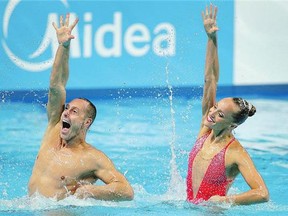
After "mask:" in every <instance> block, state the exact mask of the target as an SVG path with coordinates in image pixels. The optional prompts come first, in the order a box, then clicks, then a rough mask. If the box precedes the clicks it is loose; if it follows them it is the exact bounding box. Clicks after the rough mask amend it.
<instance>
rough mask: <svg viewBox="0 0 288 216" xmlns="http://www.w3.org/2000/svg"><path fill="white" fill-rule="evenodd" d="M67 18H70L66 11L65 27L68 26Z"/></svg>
mask: <svg viewBox="0 0 288 216" xmlns="http://www.w3.org/2000/svg"><path fill="white" fill-rule="evenodd" d="M69 18H70V14H69V13H67V14H66V19H65V26H66V27H68V26H69Z"/></svg>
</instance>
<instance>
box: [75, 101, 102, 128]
mask: <svg viewBox="0 0 288 216" xmlns="http://www.w3.org/2000/svg"><path fill="white" fill-rule="evenodd" d="M76 99H80V100H84V101H86V102H87V103H88V107H87V115H88V117H89V118H91V119H92V122H91V124H90V126H91V125H92V124H93V122H94V120H95V118H96V115H97V109H96V106H95V105H94V104H93V103H92V102H91V101H90V100H89V99H87V98H82V97H79V98H76Z"/></svg>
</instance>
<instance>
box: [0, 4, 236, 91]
mask: <svg viewBox="0 0 288 216" xmlns="http://www.w3.org/2000/svg"><path fill="white" fill-rule="evenodd" d="M214 3H215V4H216V5H217V6H218V7H219V14H218V17H219V19H218V25H219V27H220V31H219V43H218V44H219V56H220V66H221V79H220V84H224V85H231V84H232V71H233V61H232V59H233V16H234V15H233V13H234V11H233V2H232V1H227V2H226V1H219V2H218V1H216V2H214ZM206 5H209V2H204V1H68V0H59V1H56V0H54V1H31V0H30V1H25V0H10V1H0V23H1V27H0V43H1V44H0V74H1V77H0V90H19V89H26V90H27V89H46V88H47V87H48V83H49V75H50V71H51V67H52V64H53V59H54V55H55V52H56V50H57V47H58V43H57V39H56V34H55V30H54V28H53V26H52V22H55V23H57V24H58V22H59V17H60V15H65V14H66V13H68V12H69V13H70V15H71V16H70V23H72V22H73V20H74V19H75V18H76V17H78V18H79V23H78V25H77V26H76V27H75V28H74V30H73V32H72V34H73V35H74V36H75V39H74V40H72V42H71V52H70V78H69V82H68V86H67V87H68V88H71V89H85V88H88V89H91V88H132V87H157V88H158V87H161V86H166V85H167V82H169V84H170V85H172V86H191V85H193V86H195V85H196V86H197V85H202V84H203V70H204V62H205V61H204V60H205V51H206V42H207V37H206V34H205V32H204V29H203V24H202V17H201V11H202V10H203V9H204V8H205V6H206Z"/></svg>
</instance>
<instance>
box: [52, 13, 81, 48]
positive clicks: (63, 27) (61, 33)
mask: <svg viewBox="0 0 288 216" xmlns="http://www.w3.org/2000/svg"><path fill="white" fill-rule="evenodd" d="M69 18H70V14H67V15H66V19H65V20H63V16H60V27H59V28H58V27H57V25H56V24H55V23H54V22H53V23H52V25H53V27H54V28H55V30H56V33H57V39H58V43H59V44H62V45H63V46H64V47H68V46H69V45H70V40H71V39H74V38H75V37H74V36H73V35H71V32H72V30H73V28H74V27H75V26H76V24H77V23H78V21H79V19H78V18H77V19H76V20H75V21H74V22H73V24H72V25H70V26H69Z"/></svg>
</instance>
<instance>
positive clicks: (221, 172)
mask: <svg viewBox="0 0 288 216" xmlns="http://www.w3.org/2000/svg"><path fill="white" fill-rule="evenodd" d="M209 134H210V132H209V133H207V134H205V135H203V136H202V137H200V138H198V139H197V140H196V143H195V146H194V147H193V149H192V150H191V152H190V155H189V163H188V175H187V181H186V182H187V200H188V201H189V202H192V203H194V204H197V203H200V202H202V201H204V200H208V199H209V198H210V197H211V196H214V195H219V196H225V195H226V191H227V189H228V188H227V187H228V185H230V183H231V182H232V180H228V179H227V176H226V169H225V153H226V149H227V148H228V146H229V145H230V144H231V143H232V142H233V141H234V140H235V138H233V139H232V140H231V141H230V142H229V143H228V144H227V145H226V147H225V148H223V149H222V150H221V151H220V152H219V153H218V154H216V155H215V156H214V157H213V159H212V160H211V163H210V164H209V166H208V168H207V171H206V173H205V175H204V177H203V179H202V182H201V184H200V187H199V189H198V192H197V194H196V196H195V197H194V195H193V186H192V174H193V173H192V167H193V162H194V159H195V157H196V155H197V154H198V152H199V151H200V150H201V148H202V146H203V144H204V142H205V140H206V139H207V137H208V136H209ZM194 175H195V174H194Z"/></svg>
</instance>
